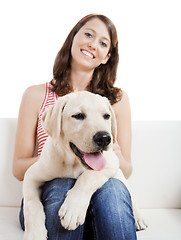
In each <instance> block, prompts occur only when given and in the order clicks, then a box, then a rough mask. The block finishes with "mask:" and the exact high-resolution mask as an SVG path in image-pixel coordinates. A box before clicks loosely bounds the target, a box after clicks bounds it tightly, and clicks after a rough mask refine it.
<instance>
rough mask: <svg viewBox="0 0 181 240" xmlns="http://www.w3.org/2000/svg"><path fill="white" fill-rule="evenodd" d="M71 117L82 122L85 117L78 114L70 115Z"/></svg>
mask: <svg viewBox="0 0 181 240" xmlns="http://www.w3.org/2000/svg"><path fill="white" fill-rule="evenodd" d="M72 117H73V118H75V119H77V120H84V119H85V117H86V116H85V114H83V113H78V114H75V115H72Z"/></svg>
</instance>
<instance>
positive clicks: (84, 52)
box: [81, 49, 95, 59]
mask: <svg viewBox="0 0 181 240" xmlns="http://www.w3.org/2000/svg"><path fill="white" fill-rule="evenodd" d="M81 52H82V53H83V54H84V55H86V56H87V57H89V58H91V59H94V58H95V56H94V54H93V53H91V52H89V51H87V50H84V49H81Z"/></svg>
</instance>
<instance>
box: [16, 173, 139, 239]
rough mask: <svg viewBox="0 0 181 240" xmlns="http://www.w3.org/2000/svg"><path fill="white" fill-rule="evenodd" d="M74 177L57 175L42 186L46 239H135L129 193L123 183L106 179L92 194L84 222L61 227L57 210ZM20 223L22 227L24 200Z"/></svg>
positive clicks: (73, 181) (72, 183)
mask: <svg viewBox="0 0 181 240" xmlns="http://www.w3.org/2000/svg"><path fill="white" fill-rule="evenodd" d="M75 181H76V180H75V179H70V178H56V179H54V180H52V181H49V182H46V183H45V184H44V185H43V187H42V204H43V206H44V210H45V214H46V228H47V230H48V239H49V240H83V239H84V240H103V239H104V240H123V239H124V240H135V239H137V238H136V229H135V221H134V217H133V211H132V203H131V197H130V194H129V192H128V190H127V188H126V187H125V185H124V184H123V183H122V182H121V181H119V180H117V179H114V178H111V179H109V180H108V181H107V182H106V183H105V184H104V185H103V186H102V187H101V188H100V189H98V190H97V191H96V192H95V193H94V194H93V196H92V198H91V201H90V205H89V208H88V211H87V215H86V220H85V223H84V224H83V225H82V226H79V227H78V228H77V229H76V230H74V231H68V230H66V229H64V228H63V227H62V226H61V223H60V219H59V216H58V211H59V208H60V206H61V205H62V203H63V201H64V199H65V193H66V192H67V191H68V190H69V189H70V188H72V187H73V185H74V183H75ZM20 223H21V227H22V229H23V230H24V216H23V202H22V206H21V211H20Z"/></svg>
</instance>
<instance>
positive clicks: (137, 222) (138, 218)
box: [134, 209, 148, 231]
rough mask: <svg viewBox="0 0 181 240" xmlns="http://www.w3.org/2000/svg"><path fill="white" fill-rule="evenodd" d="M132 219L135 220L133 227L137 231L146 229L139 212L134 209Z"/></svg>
mask: <svg viewBox="0 0 181 240" xmlns="http://www.w3.org/2000/svg"><path fill="white" fill-rule="evenodd" d="M134 218H135V226H136V230H137V231H140V230H145V229H146V228H147V227H148V225H147V223H146V221H145V220H144V218H143V217H142V215H141V212H140V210H138V209H136V210H135V209H134Z"/></svg>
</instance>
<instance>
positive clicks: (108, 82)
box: [13, 14, 136, 240]
mask: <svg viewBox="0 0 181 240" xmlns="http://www.w3.org/2000/svg"><path fill="white" fill-rule="evenodd" d="M117 64H118V41H117V33H116V29H115V27H114V25H113V23H112V22H111V21H110V20H109V19H108V18H107V17H105V16H103V15H95V14H91V15H88V16H86V17H85V18H83V19H81V20H80V21H79V22H78V23H77V24H76V25H75V27H74V28H73V29H72V31H71V32H70V34H69V35H68V37H67V39H66V41H65V43H64V45H63V47H62V48H61V50H60V51H59V53H58V54H57V57H56V59H55V63H54V68H53V75H54V78H53V80H52V81H51V82H50V83H46V84H41V85H36V86H32V87H29V88H28V89H27V90H26V91H25V93H24V95H23V98H22V102H21V106H20V111H19V118H18V126H17V136H16V144H15V154H14V164H13V173H14V176H15V177H16V178H17V179H18V180H20V181H22V180H23V178H24V174H25V172H26V170H27V169H28V168H29V167H30V166H31V165H32V164H33V163H35V162H36V161H38V159H39V156H40V154H41V150H42V148H43V145H44V142H45V141H46V138H47V135H46V133H45V132H44V131H43V129H42V126H41V115H42V113H43V112H44V111H45V109H46V108H47V107H49V106H50V105H52V104H54V103H55V101H56V99H57V97H58V96H63V95H65V94H67V93H69V92H74V91H82V90H86V91H91V92H93V93H98V94H100V95H103V96H106V97H107V98H108V99H109V100H110V102H111V104H112V107H113V110H114V112H115V115H116V119H117V128H118V135H117V143H116V144H114V151H115V153H116V154H117V156H118V158H119V160H120V168H121V170H122V171H123V173H124V175H125V177H126V178H128V177H129V176H130V175H131V172H132V164H131V157H130V152H131V117H130V105H129V100H128V96H127V94H126V93H125V92H124V91H122V90H121V89H118V88H116V87H114V86H113V85H114V82H115V79H116V71H117ZM36 139H37V140H38V155H36V154H35V152H36V151H35V150H36ZM74 182H75V180H73V179H53V180H52V181H50V182H47V183H45V184H44V185H43V187H42V196H41V200H42V204H43V206H44V210H45V214H46V227H47V230H48V239H52V240H55V239H62V240H64V239H76V240H78V239H86V240H87V239H101V240H102V239H109V240H111V239H112V240H113V239H114V240H116V239H119V240H121V239H129V240H132V239H136V230H135V225H134V218H133V212H132V205H131V199H130V195H129V192H128V190H127V189H126V187H125V186H124V184H123V183H122V182H121V181H119V180H116V179H110V180H109V181H107V183H105V184H104V185H103V186H102V188H100V189H99V190H98V191H97V192H95V193H94V195H93V196H92V199H91V202H90V206H89V209H88V212H87V216H86V221H85V224H84V225H82V226H80V227H78V228H77V229H76V230H75V231H68V230H65V229H64V228H63V227H62V226H61V224H60V220H59V217H58V214H57V213H58V210H59V208H60V206H61V204H62V202H63V201H64V198H65V197H64V196H65V193H66V192H67V191H68V190H69V189H70V188H71V187H72V186H73V184H74ZM20 223H21V226H22V228H23V229H24V218H23V204H22V208H21V212H20Z"/></svg>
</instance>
